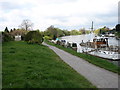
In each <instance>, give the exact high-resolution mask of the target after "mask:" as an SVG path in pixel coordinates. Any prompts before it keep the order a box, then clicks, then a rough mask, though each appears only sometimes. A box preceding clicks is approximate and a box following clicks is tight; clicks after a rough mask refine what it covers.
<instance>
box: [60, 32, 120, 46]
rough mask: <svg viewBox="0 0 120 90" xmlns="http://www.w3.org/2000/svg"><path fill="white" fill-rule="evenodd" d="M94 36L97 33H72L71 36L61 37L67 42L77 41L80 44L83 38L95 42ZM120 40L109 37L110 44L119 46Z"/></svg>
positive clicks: (85, 40)
mask: <svg viewBox="0 0 120 90" xmlns="http://www.w3.org/2000/svg"><path fill="white" fill-rule="evenodd" d="M93 38H95V34H94V33H92V34H85V35H71V36H64V37H62V38H61V39H63V40H66V41H67V42H75V43H77V44H80V43H81V42H82V40H83V41H84V42H87V41H89V40H90V41H91V42H93ZM118 42H120V40H119V41H118V40H117V39H116V38H115V37H108V45H114V46H119V44H118Z"/></svg>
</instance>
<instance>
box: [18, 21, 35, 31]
mask: <svg viewBox="0 0 120 90" xmlns="http://www.w3.org/2000/svg"><path fill="white" fill-rule="evenodd" d="M19 27H20V28H21V29H24V30H26V31H28V30H32V27H33V23H32V22H31V21H30V20H29V19H25V20H23V21H22V24H21V25H20V26H19Z"/></svg>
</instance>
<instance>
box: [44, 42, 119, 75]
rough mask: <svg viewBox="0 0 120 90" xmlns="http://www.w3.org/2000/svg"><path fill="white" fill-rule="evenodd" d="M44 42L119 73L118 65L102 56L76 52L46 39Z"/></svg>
mask: <svg viewBox="0 0 120 90" xmlns="http://www.w3.org/2000/svg"><path fill="white" fill-rule="evenodd" d="M45 42H46V43H47V44H50V45H53V46H55V47H58V48H60V49H62V50H64V51H66V52H69V53H71V54H73V55H75V56H78V57H80V58H83V59H84V60H86V61H88V62H90V63H92V64H94V65H96V66H99V67H101V68H104V69H106V70H109V71H112V72H115V73H118V74H120V67H118V66H116V65H114V64H113V63H110V62H108V61H107V60H105V59H102V58H99V57H96V56H92V55H88V54H83V53H77V52H76V51H74V50H72V49H71V48H65V47H63V46H60V45H56V44H53V43H51V42H48V41H45Z"/></svg>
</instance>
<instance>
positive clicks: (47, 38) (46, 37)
mask: <svg viewBox="0 0 120 90" xmlns="http://www.w3.org/2000/svg"><path fill="white" fill-rule="evenodd" d="M51 39H52V38H51V37H49V36H44V40H51Z"/></svg>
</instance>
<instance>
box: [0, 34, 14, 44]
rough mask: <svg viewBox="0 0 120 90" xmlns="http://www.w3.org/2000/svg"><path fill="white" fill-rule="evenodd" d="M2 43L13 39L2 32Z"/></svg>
mask: <svg viewBox="0 0 120 90" xmlns="http://www.w3.org/2000/svg"><path fill="white" fill-rule="evenodd" d="M2 41H3V42H8V41H14V38H13V37H12V36H11V35H10V34H9V33H6V32H2Z"/></svg>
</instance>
